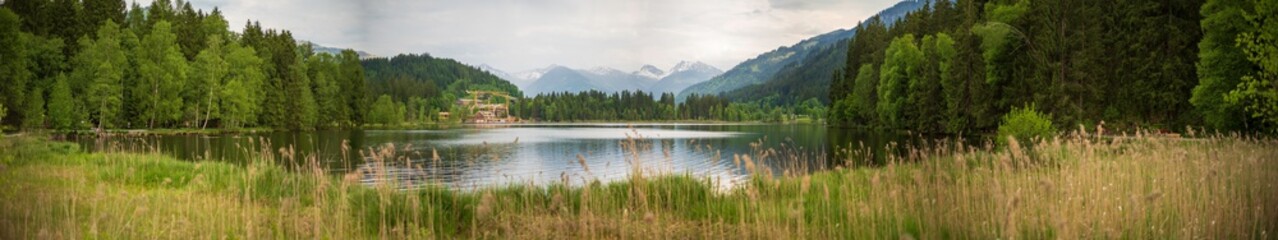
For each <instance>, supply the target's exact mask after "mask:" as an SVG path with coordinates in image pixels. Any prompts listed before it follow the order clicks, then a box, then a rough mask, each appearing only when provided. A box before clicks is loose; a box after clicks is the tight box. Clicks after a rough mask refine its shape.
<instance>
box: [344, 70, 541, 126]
mask: <svg viewBox="0 0 1278 240" xmlns="http://www.w3.org/2000/svg"><path fill="white" fill-rule="evenodd" d="M363 66H364V69H365V71H367V73H366V74H365V75H366V76H367V77H368V85H369V89H370V90H371V92H372V94H373V96H383V95H386V96H390V99H391V100H392V101H394V102H395V103H398V104H400V105H403V106H404V107H405V108H407V109H406V111H405V113H404V114H407V115H408V116H409V120H421V121H426V120H433V119H425V118H433V117H435V116H433V115H432V114H426V113H437V112H447V111H450V110H451V109H452V107H453V102H454V101H456V100H457V99H458V98H461V97H465V96H467V94H466V91H467V90H492V91H500V92H505V93H507V94H510V95H511V96H514V97H519V96H522V95H523V94H522V93H520V91H519V88H518V87H516V86H515V85H514V84H511V83H510V82H507V81H506V80H503V79H501V78H499V77H497V76H494V75H492V74H490V73H488V72H486V71H484V70H480V69H478V68H475V67H471V66H469V65H466V64H462V63H460V62H457V61H456V60H453V59H447V58H436V57H432V56H430V54H420V55H418V54H401V55H398V56H395V57H392V58H372V59H367V60H364V61H363ZM418 118H423V119H418Z"/></svg>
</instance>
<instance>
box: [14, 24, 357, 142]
mask: <svg viewBox="0 0 1278 240" xmlns="http://www.w3.org/2000/svg"><path fill="white" fill-rule="evenodd" d="M228 25H229V24H228V23H227V22H226V20H225V19H224V18H223V17H222V15H221V13H220V12H219V11H218V10H217V9H214V10H213V11H211V12H207V13H206V12H204V11H202V10H199V11H197V10H195V9H193V8H192V7H191V5H190V4H189V3H183V2H180V1H179V2H176V3H175V2H170V1H168V0H157V1H154V2H152V4H151V5H150V6H149V7H142V6H139V5H137V4H136V3H135V4H134V5H133V6H131V7H126V5H125V3H124V1H122V0H85V1H75V0H56V1H49V0H9V1H5V2H4V5H3V8H0V59H3V61H0V88H2V89H0V91H2V92H3V94H0V104H2V105H3V106H4V107H3V108H0V109H8V112H7V114H4V116H6V117H5V118H4V122H3V125H8V126H20V127H21V128H24V129H43V128H52V129H59V130H83V129H89V128H104V129H109V128H176V127H180V128H206V127H223V128H241V127H257V126H260V127H269V128H288V129H313V128H323V127H341V126H352V125H354V126H358V125H359V124H360V123H361V122H362V119H363V111H362V110H361V109H363V106H364V105H366V104H367V101H366V100H365V83H364V74H363V70H362V67H361V66H360V65H359V60H358V56H357V55H356V54H355V52H353V51H343V52H342V54H339V55H330V54H314V53H313V52H312V51H311V50H310V47H309V46H306V45H302V46H299V45H297V41H296V40H295V39H293V37H292V34H291V33H289V32H288V31H281V30H272V29H262V27H261V26H260V25H259V24H258V23H255V22H250V23H248V24H247V26H245V29H244V31H243V33H234V32H231V31H230V30H229V27H228Z"/></svg>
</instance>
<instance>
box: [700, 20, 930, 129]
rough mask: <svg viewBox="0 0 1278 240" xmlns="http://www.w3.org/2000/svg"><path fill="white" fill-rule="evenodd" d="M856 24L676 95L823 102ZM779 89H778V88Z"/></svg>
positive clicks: (771, 53)
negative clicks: (724, 95) (813, 100)
mask: <svg viewBox="0 0 1278 240" xmlns="http://www.w3.org/2000/svg"><path fill="white" fill-rule="evenodd" d="M927 1H928V0H906V1H901V2H899V3H897V4H896V5H893V6H892V7H890V8H888V9H884V10H883V11H880V12H879V13H878V14H876V15H875V16H876V17H880V18H883V19H889V20H894V19H899V18H902V17H904V16H905V14H907V13H910V12H913V11H915V10H918V9H919V8H921V7H922V6H923V5H924V4H925V3H926V2H927ZM856 32H857V30H856V29H840V30H836V31H833V32H829V33H825V34H821V35H818V36H815V37H812V38H809V39H805V40H803V41H800V42H799V43H796V44H794V45H792V46H788V47H780V48H777V49H775V50H772V51H769V52H766V53H763V54H760V55H759V56H757V57H755V58H752V59H749V60H746V61H744V62H742V63H740V64H737V66H735V67H733V68H732V69H730V70H728V71H727V72H725V73H724V74H722V75H719V76H717V77H715V78H713V79H710V80H709V81H706V82H702V83H700V84H696V85H692V86H689V87H688V88H687V89H684V90H683V91H682V92H681V93H680V94H679V97H680V98H681V99H682V98H683V97H686V96H688V95H690V94H693V93H696V94H701V95H706V94H711V95H719V94H726V95H727V97H728V98H729V99H732V100H733V101H754V100H756V99H767V101H765V102H761V103H758V104H761V105H765V106H770V107H774V106H793V105H794V104H795V103H798V102H802V101H805V100H807V99H818V100H820V101H821V102H823V103H824V102H828V98H827V97H826V96H827V94H826V92H827V90H826V89H827V87H828V86H829V85H830V84H829V79H830V76H831V75H833V74H834V72H835V70H836V69H839V68H841V67H840V66H842V64H843V62H844V59H843V58H844V56H843V55H842V54H838V53H841V52H845V51H847V44H846V41H847V40H848V39H849V38H851V37H853V36H856ZM777 90H780V91H777Z"/></svg>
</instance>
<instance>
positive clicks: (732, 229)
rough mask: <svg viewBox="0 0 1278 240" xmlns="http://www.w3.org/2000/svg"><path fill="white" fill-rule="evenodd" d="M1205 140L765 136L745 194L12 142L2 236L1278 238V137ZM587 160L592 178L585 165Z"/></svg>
mask: <svg viewBox="0 0 1278 240" xmlns="http://www.w3.org/2000/svg"><path fill="white" fill-rule="evenodd" d="M1187 135H1188V137H1185V138H1168V137H1163V136H1151V135H1148V134H1145V133H1142V132H1136V133H1134V134H1133V135H1131V136H1113V135H1108V136H1102V135H1099V134H1096V133H1088V132H1086V131H1085V130H1079V131H1076V132H1073V133H1069V134H1064V135H1061V136H1059V137H1056V138H1053V139H1039V140H1036V141H1033V142H1028V143H1021V142H1017V141H1015V140H1012V141H1010V142H1009V143H1008V144H1007V145H1005V146H997V147H996V146H994V145H992V144H988V143H987V144H982V145H976V146H969V145H965V144H961V142H962V141H957V142H958V143H955V142H954V141H949V142H937V143H935V144H929V145H922V146H920V147H916V148H910V149H908V150H906V151H901V152H896V151H886V152H887V153H886V156H880V157H882V158H883V159H885V161H883V162H882V163H880V164H872V165H861V164H850V165H847V167H838V168H833V169H827V170H822V171H817V172H815V173H807V172H806V171H794V172H783V173H774V172H772V171H774V170H773V169H772V168H769V167H765V166H768V165H765V164H761V163H763V162H769V163H798V162H814V160H813V159H811V158H821V159H822V160H818V161H817V162H821V161H832V160H838V161H841V162H847V163H857V162H862V159H864V158H865V157H866V156H865V155H867V154H868V153H872V152H876V151H868V150H866V149H867V147H864V146H857V147H855V148H848V149H844V150H842V151H843V152H844V154H838V155H839V156H840V157H839V158H844V159H831V160H825V159H824V158H826V156H824V155H823V154H805V153H801V151H799V150H796V148H793V147H791V148H789V149H787V148H786V147H784V146H782V147H780V149H776V148H765V147H764V146H762V145H763V144H761V143H762V141H761V142H760V144H758V145H757V146H756V145H752V147H753V148H754V149H755V150H754V151H753V153H750V154H745V155H735V156H723V157H724V158H725V159H727V158H730V159H731V161H733V162H734V163H736V164H739V165H740V166H742V167H743V168H745V169H747V170H749V171H751V172H752V173H753V176H754V177H752V178H750V179H749V180H747V181H746V182H743V183H739V184H736V185H735V187H733V188H726V189H725V188H719V187H717V186H719V183H716V182H714V180H710V179H698V178H696V177H692V176H687V175H679V174H677V173H675V174H673V175H672V174H671V173H661V172H650V171H647V170H645V168H643V167H633V168H632V169H634V170H633V172H631V173H630V174H629V178H628V179H627V180H625V181H618V182H610V183H604V182H598V181H588V180H581V179H576V180H574V179H569V178H567V177H565V178H564V179H563V181H562V182H560V183H556V184H551V185H549V186H534V185H531V184H529V185H514V186H508V187H500V188H481V189H465V190H457V189H449V188H445V187H441V186H439V185H438V184H433V183H431V182H428V181H419V180H416V179H412V178H407V179H404V178H388V179H390V180H388V181H379V182H376V183H369V182H366V181H363V179H366V178H367V177H368V176H377V175H378V174H382V175H390V174H392V173H388V171H389V170H395V171H426V170H423V169H422V168H420V167H414V163H412V162H411V161H408V158H407V157H406V156H403V155H405V153H400V151H397V150H396V147H395V146H384V147H379V148H370V149H362V150H354V149H348V148H344V149H343V151H361V152H362V153H363V155H364V156H365V158H367V159H369V160H370V161H372V163H371V164H366V166H372V167H365V168H360V170H357V171H353V172H351V173H349V174H345V175H337V176H334V174H331V173H330V171H329V169H324V168H323V167H322V164H319V162H320V160H319V159H317V158H316V157H314V156H296V154H295V153H294V152H293V151H292V150H290V149H291V148H289V147H287V146H285V147H282V148H275V147H273V146H270V144H269V143H262V142H258V143H256V144H252V145H253V146H248V147H244V151H246V152H247V153H252V154H255V156H260V157H258V160H255V161H253V162H252V163H248V164H245V165H234V164H227V163H219V162H214V161H198V162H190V161H180V160H177V159H174V158H171V157H167V156H164V155H163V154H159V153H157V152H155V151H154V150H152V151H147V150H146V149H117V150H112V151H103V152H98V153H81V152H79V151H78V148H77V147H76V145H73V144H68V143H60V142H50V141H46V140H41V139H39V138H36V137H20V138H8V139H0V150H3V151H2V152H0V201H2V203H0V238H5V239H30V238H38V239H66V238H141V239H157V238H158V239H190V238H327V239H360V238H426V239H431V238H518V239H547V238H554V239H563V238H642V239H649V238H660V239H670V238H674V239H686V238H730V239H737V238H744V239H789V238H817V239H937V238H960V239H994V238H1008V239H1077V238H1134V239H1179V238H1193V239H1200V238H1205V239H1244V238H1245V239H1272V238H1275V233H1274V231H1275V230H1276V229H1278V185H1276V184H1278V147H1275V146H1278V141H1275V140H1273V139H1270V138H1258V137H1248V136H1240V135H1220V134H1214V135H1198V134H1195V133H1193V131H1192V130H1191V131H1190V133H1189V134H1187ZM618 144H619V146H622V147H623V148H626V149H628V150H630V151H631V152H634V153H635V154H631V155H628V156H627V157H626V158H627V159H625V161H627V163H628V164H631V166H646V165H659V163H644V162H642V159H643V158H641V157H639V156H638V152H642V151H647V149H651V148H652V146H653V144H651V141H647V140H643V139H639V138H628V139H626V140H624V141H621V142H619V143H618ZM413 154H418V155H427V156H434V158H435V159H434V160H433V161H438V157H437V156H438V154H437V153H433V152H432V153H429V154H425V153H413ZM343 155H345V154H343ZM571 161H577V162H579V163H580V164H581V165H582V168H583V169H587V170H586V171H587V172H588V171H589V169H591V168H590V166H587V162H588V161H587V160H586V159H585V157H584V156H580V155H579V156H578V158H577V159H572V160H571ZM725 161H726V160H725ZM773 165H775V164H773ZM387 166H396V167H387ZM423 174H429V173H428V172H426V173H423ZM587 175H589V173H587ZM572 181H585V182H584V183H579V184H572V183H571V182H572Z"/></svg>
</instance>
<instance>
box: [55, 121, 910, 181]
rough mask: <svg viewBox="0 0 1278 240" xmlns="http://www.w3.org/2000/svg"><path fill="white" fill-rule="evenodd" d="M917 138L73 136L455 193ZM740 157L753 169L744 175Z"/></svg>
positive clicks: (682, 129) (564, 128)
mask: <svg viewBox="0 0 1278 240" xmlns="http://www.w3.org/2000/svg"><path fill="white" fill-rule="evenodd" d="M924 140H927V139H925V138H922V137H917V136H914V137H911V136H902V135H898V134H883V133H870V132H864V131H857V130H848V129H837V128H827V127H825V126H821V125H809V124H794V125H776V124H524V125H467V126H460V127H452V128H440V129H425V130H333V131H307V132H267V133H242V134H223V135H200V134H188V135H148V136H133V137H112V138H108V139H101V140H100V141H99V140H98V139H93V138H90V137H81V138H79V139H76V141H77V142H79V143H81V145H82V146H83V147H84V148H86V149H89V150H101V149H104V148H113V149H126V150H131V151H138V150H141V151H159V152H164V153H166V154H170V155H173V156H176V157H178V158H181V159H185V160H191V161H226V162H233V163H237V164H244V163H246V162H247V161H250V160H249V159H255V158H254V157H253V156H263V155H267V156H271V159H273V160H271V161H272V162H274V163H275V164H280V165H283V166H286V167H290V168H296V167H299V166H311V165H312V164H317V165H321V166H322V167H323V168H324V169H325V170H327V171H329V172H330V173H332V174H337V175H345V176H352V175H353V176H357V177H359V179H360V181H362V182H363V183H365V184H368V185H377V184H382V183H386V182H388V181H395V182H398V183H408V184H396V186H420V185H422V184H425V183H429V184H438V185H443V186H447V187H449V188H453V189H461V190H467V189H475V188H483V187H500V186H507V185H512V184H533V185H547V184H551V183H557V182H565V181H566V182H567V183H568V184H570V185H580V184H582V183H585V182H588V181H592V180H599V181H602V182H610V181H616V180H624V179H627V178H629V177H630V176H631V175H632V174H636V173H640V174H643V175H645V176H652V175H690V176H693V177H697V178H701V179H709V180H710V181H711V182H712V183H713V184H716V185H718V186H719V187H723V188H728V187H731V186H733V185H734V184H736V183H739V182H741V181H742V180H745V179H748V178H749V177H750V176H751V174H773V175H782V174H804V173H808V172H811V171H817V170H822V169H828V168H830V167H834V166H840V165H847V164H855V165H861V164H873V163H878V162H881V161H882V160H881V159H876V158H881V157H882V155H883V154H882V153H883V151H900V150H902V149H904V148H905V147H904V146H908V145H911V143H920V142H926V141H924ZM892 143H897V144H892ZM849 149H870V151H858V152H856V153H852V152H850V151H848V150H849ZM738 155H739V156H750V161H749V162H750V163H746V161H745V158H744V157H741V158H738V157H734V156H738ZM256 159H261V158H256ZM847 160H851V162H848V161H847ZM747 165H754V166H756V167H754V171H751V169H750V168H749V167H748V166H747Z"/></svg>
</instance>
